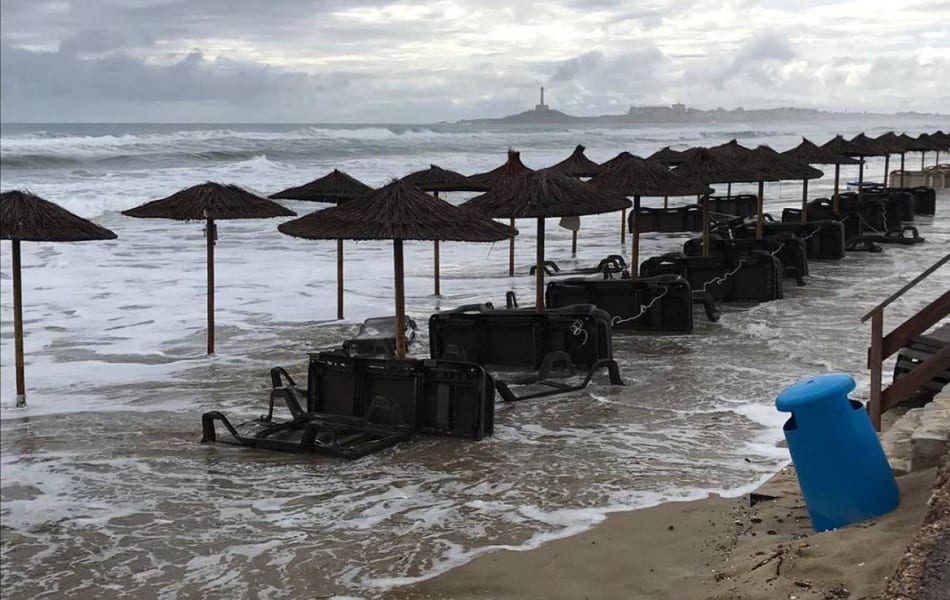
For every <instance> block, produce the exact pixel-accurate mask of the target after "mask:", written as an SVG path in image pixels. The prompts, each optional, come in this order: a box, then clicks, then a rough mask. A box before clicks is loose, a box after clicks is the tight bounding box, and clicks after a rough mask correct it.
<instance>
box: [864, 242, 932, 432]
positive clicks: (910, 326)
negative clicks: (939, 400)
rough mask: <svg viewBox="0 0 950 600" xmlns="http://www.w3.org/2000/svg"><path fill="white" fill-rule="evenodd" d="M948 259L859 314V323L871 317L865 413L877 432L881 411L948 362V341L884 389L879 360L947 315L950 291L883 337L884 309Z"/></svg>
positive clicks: (907, 393) (885, 358) (928, 378)
mask: <svg viewBox="0 0 950 600" xmlns="http://www.w3.org/2000/svg"><path fill="white" fill-rule="evenodd" d="M948 261H950V253H948V254H947V255H946V256H944V257H943V258H941V259H940V260H938V261H937V262H936V263H934V264H933V265H931V266H930V268H928V269H927V270H926V271H924V272H923V273H921V274H920V275H918V276H917V277H915V278H914V279H913V280H912V281H910V282H909V283H908V284H907V285H905V286H904V287H902V288H901V289H899V290H898V291H897V292H895V293H893V294H891V295H890V297H888V298H887V300H885V301H884V302H881V303H880V304H878V305H877V306H875V307H874V308H873V309H871V311H870V312H869V313H868V314H866V315H864V316H863V317H861V322H862V323H866V322H867V321H868V319H870V320H871V345H870V347H869V348H868V368H869V369H870V370H871V398H870V401H869V402H868V414H869V415H870V417H871V422H872V423H874V427H875V428H876V429H877V430H878V431H880V430H881V414H883V413H884V412H886V411H887V410H889V409H891V408H893V407H894V405H895V404H897V403H899V402H902V401H904V400H906V399H907V398H909V397H910V396H911V395H912V394H913V393H914V392H915V391H916V390H917V389H918V388H920V386H921V385H923V384H924V383H926V382H928V381H930V380H931V379H932V378H933V377H934V376H935V375H937V374H938V373H940V372H942V371H944V370H946V369H947V365H950V344H946V345H944V346H943V348H942V349H940V350H939V351H938V352H936V353H935V354H932V355H931V356H930V357H929V358H927V359H926V360H924V361H923V362H921V363H920V364H919V365H917V366H915V367H914V369H913V370H912V371H910V372H909V373H907V374H906V375H904V376H902V377H901V378H900V379H898V380H897V381H895V382H894V383H892V384H891V385H890V386H889V387H887V388H886V389H882V385H881V369H882V363H883V362H884V361H885V360H887V359H888V358H889V357H890V356H892V355H893V354H894V353H895V352H897V351H898V350H900V349H901V348H903V347H904V346H905V345H907V343H908V342H910V340H911V339H913V338H914V337H916V336H918V335H920V334H922V333H923V332H925V331H927V330H928V329H930V328H931V327H933V325H934V324H936V323H937V322H938V321H940V320H941V319H943V318H946V317H947V315H950V291H947V292H944V293H943V295H942V296H940V297H939V298H937V299H936V300H934V301H933V302H931V303H930V304H928V305H927V306H926V307H924V308H923V309H921V310H920V311H918V312H917V314H915V315H914V316H912V317H911V318H909V319H907V320H906V321H904V322H903V323H901V324H900V325H899V326H897V328H895V329H894V330H893V331H891V332H890V333H889V334H887V335H886V336H885V335H884V309H885V308H887V306H888V305H890V304H891V303H892V302H894V301H895V300H897V299H898V298H900V297H901V296H903V295H904V294H905V293H907V291H908V290H910V289H911V288H913V287H914V286H916V285H917V284H918V283H920V282H921V281H923V280H924V279H926V278H927V277H928V276H929V275H930V274H931V273H933V272H934V271H936V270H937V269H939V268H940V267H942V266H943V265H945V264H946V263H947V262H948Z"/></svg>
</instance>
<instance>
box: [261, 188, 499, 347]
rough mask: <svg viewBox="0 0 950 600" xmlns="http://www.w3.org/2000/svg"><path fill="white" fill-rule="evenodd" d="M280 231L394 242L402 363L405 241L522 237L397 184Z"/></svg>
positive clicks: (301, 235)
mask: <svg viewBox="0 0 950 600" xmlns="http://www.w3.org/2000/svg"><path fill="white" fill-rule="evenodd" d="M277 229H278V230H279V231H280V232H281V233H284V234H287V235H290V236H294V237H299V238H305V239H309V240H338V239H347V240H393V275H394V279H395V292H396V293H395V296H396V298H395V300H396V356H397V357H398V358H399V359H403V358H405V357H406V296H405V281H404V274H403V251H402V250H403V248H402V243H403V240H422V241H434V240H449V241H455V242H496V241H499V240H504V239H507V238H509V237H512V236H514V235H517V234H518V232H517V230H514V229H512V228H510V227H508V226H506V225H502V224H501V223H496V222H494V221H492V220H491V219H485V218H482V217H480V216H479V215H476V214H472V213H470V212H467V211H464V210H462V209H460V208H457V207H455V206H453V205H451V204H449V203H448V202H446V201H445V200H440V199H438V198H435V197H433V196H430V195H429V194H427V193H425V192H423V191H422V190H420V189H419V188H417V187H416V186H414V185H409V184H408V183H405V182H403V181H400V180H398V179H397V180H394V181H393V182H392V183H390V184H388V185H386V186H383V187H381V188H380V189H378V190H376V191H375V192H373V193H372V194H369V195H368V196H365V197H363V198H362V199H361V201H360V202H350V203H345V204H341V205H339V206H334V207H331V208H326V209H324V210H318V211H316V212H313V213H310V214H309V215H305V216H303V217H300V218H298V219H293V220H292V221H287V222H286V223H282V224H281V225H280V226H278V227H277Z"/></svg>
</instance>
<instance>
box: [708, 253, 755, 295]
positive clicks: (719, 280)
mask: <svg viewBox="0 0 950 600" xmlns="http://www.w3.org/2000/svg"><path fill="white" fill-rule="evenodd" d="M746 260H747V259H745V258H743V259H741V260H740V261H739V264H737V265H736V268H735V269H733V270H731V271H729V272H728V273H726V274H725V275H722V276H719V277H713V278H712V279H710V280H709V281H707V282H706V283H704V284H703V289H702V290H701V291H703V292H705V291H706V288H707V287H709V286H710V285H711V284H713V283H725V282H726V280H727V279H729V278H730V277H732V276H733V275H735V274H736V273H738V272H739V269H741V268H742V265H744V264H745V263H746Z"/></svg>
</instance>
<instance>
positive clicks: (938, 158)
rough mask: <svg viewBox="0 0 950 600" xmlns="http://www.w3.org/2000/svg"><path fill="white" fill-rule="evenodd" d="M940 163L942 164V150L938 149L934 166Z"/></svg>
mask: <svg viewBox="0 0 950 600" xmlns="http://www.w3.org/2000/svg"><path fill="white" fill-rule="evenodd" d="M939 164H940V150H937V157H936V158H935V159H934V166H935V167H936V166H937V165H939Z"/></svg>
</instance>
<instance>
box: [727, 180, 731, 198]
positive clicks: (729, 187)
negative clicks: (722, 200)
mask: <svg viewBox="0 0 950 600" xmlns="http://www.w3.org/2000/svg"><path fill="white" fill-rule="evenodd" d="M731 198H732V183H727V184H726V200H729V199H731Z"/></svg>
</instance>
